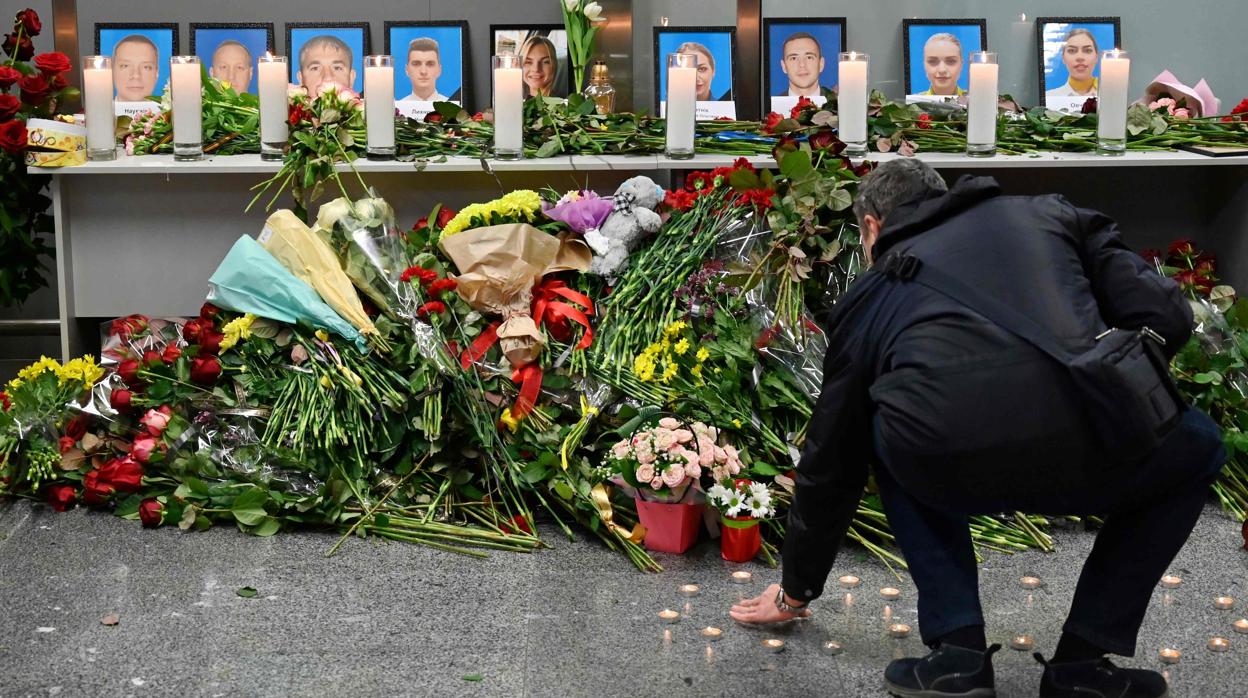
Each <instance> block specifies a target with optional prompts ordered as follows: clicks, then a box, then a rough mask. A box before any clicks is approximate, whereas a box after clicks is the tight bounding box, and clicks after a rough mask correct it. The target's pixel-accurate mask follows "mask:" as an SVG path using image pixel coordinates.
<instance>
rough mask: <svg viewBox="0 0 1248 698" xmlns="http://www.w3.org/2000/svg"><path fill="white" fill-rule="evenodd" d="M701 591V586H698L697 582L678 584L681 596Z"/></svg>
mask: <svg viewBox="0 0 1248 698" xmlns="http://www.w3.org/2000/svg"><path fill="white" fill-rule="evenodd" d="M701 591H702V587H700V586H698V585H697V584H682V585H680V595H681V596H697V595H698V594H699V593H700V592H701Z"/></svg>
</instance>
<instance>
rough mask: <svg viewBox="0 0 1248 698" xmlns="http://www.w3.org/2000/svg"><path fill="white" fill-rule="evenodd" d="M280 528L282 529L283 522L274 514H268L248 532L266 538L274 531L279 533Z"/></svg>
mask: <svg viewBox="0 0 1248 698" xmlns="http://www.w3.org/2000/svg"><path fill="white" fill-rule="evenodd" d="M280 530H282V522H281V521H278V520H277V519H275V518H273V517H272V516H266V517H264V520H263V521H261V522H260V523H259V524H258V525H256V526H255V527H253V528H251V529H250V530H248V531H247V532H248V533H250V534H251V535H253V536H260V537H261V538H266V537H268V536H271V535H273V534H274V533H277V532H278V531H280Z"/></svg>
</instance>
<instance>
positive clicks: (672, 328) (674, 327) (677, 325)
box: [663, 320, 689, 337]
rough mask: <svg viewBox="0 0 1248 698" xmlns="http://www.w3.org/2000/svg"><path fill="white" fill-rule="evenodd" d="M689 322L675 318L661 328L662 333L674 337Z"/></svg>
mask: <svg viewBox="0 0 1248 698" xmlns="http://www.w3.org/2000/svg"><path fill="white" fill-rule="evenodd" d="M688 326H689V324H688V323H686V322H685V321H684V320H677V321H676V322H673V323H672V324H670V325H668V326H667V327H665V328H664V329H663V334H664V335H665V336H668V337H675V336H676V335H678V334H680V333H681V332H682V331H683V330H684V329H685V328H686V327H688Z"/></svg>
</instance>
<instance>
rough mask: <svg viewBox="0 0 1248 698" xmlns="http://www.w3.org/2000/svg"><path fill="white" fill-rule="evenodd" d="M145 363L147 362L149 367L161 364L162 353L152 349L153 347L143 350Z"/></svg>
mask: <svg viewBox="0 0 1248 698" xmlns="http://www.w3.org/2000/svg"><path fill="white" fill-rule="evenodd" d="M143 363H144V364H145V365H146V366H147V367H148V368H151V367H152V366H156V365H159V364H160V363H161V361H160V354H157V353H156V352H155V351H153V350H151V349H149V350H147V351H145V352H143Z"/></svg>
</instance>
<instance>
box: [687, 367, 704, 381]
mask: <svg viewBox="0 0 1248 698" xmlns="http://www.w3.org/2000/svg"><path fill="white" fill-rule="evenodd" d="M689 372H690V373H692V374H693V376H694V378H698V379H701V378H702V364H698V365H697V366H694V367H693V368H691V369H689Z"/></svg>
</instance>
